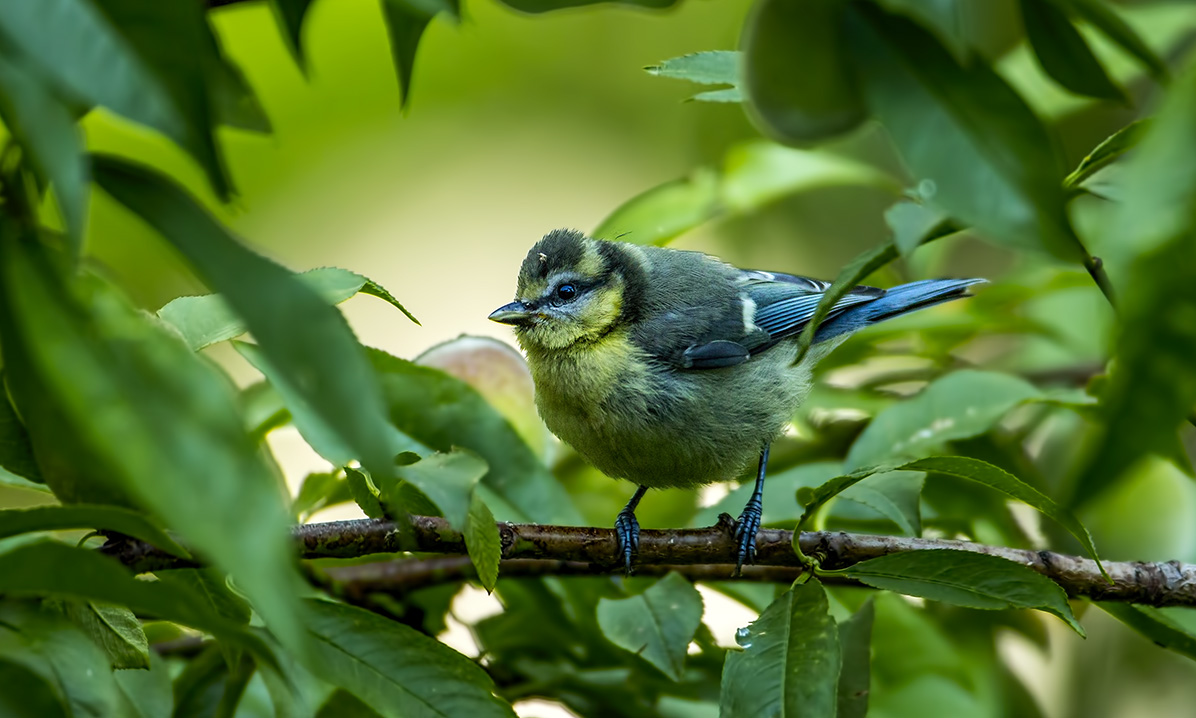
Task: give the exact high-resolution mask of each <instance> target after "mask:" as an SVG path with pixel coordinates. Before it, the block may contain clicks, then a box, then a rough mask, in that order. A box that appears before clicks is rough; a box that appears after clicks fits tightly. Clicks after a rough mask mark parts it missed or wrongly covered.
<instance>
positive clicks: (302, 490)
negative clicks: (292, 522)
mask: <svg viewBox="0 0 1196 718" xmlns="http://www.w3.org/2000/svg"><path fill="white" fill-rule="evenodd" d="M352 500H353V496H352V493H351V492H350V491H349V483H348V481H346V480H345V479H344V478H343V477H342V476H340V475H339V474H336V473H332V472H328V471H316V472H312V473H310V474H308V475H307V476H305V477H304V478H303V483H302V484H300V485H299V493H298V494H296V495H295V499H294V500H293V501H292V502H291V513H292V514H293V515H294V516H295V517H296V518H297V519H298V520H299V521H300V522H303V521H306V520H307V519H308V518H310V517H311V515H312V514H313V513H315V512H317V511H319V510H321V509H325V508H328V507H329V506H335V505H336V504H343V503H345V502H347V501H352Z"/></svg>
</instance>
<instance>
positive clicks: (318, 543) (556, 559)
mask: <svg viewBox="0 0 1196 718" xmlns="http://www.w3.org/2000/svg"><path fill="white" fill-rule="evenodd" d="M498 529H499V535H500V536H501V538H502V549H503V562H502V564H501V566H500V573H499V576H500V580H501V577H502V576H542V575H597V574H611V573H618V571H619V566H620V565H621V564H620V560H619V559H618V557H617V556H616V551H615V537H614V532H613V531H612V530H611V529H602V528H591V527H582V526H548V525H540V524H511V523H499V524H498ZM293 532H294V536H295V540H296V542H297V543H298V544H299V553H300V556H301V557H302V558H305V559H315V558H357V557H361V556H366V555H370V554H376V553H400V552H407V551H414V552H421V553H437V554H451V555H454V556H459V557H461V558H456V559H454V560H449V559H442V558H441V559H424V560H416V561H404V562H391V563H388V564H381V565H377V566H371V567H364V566H363V567H338V568H335V569H330V570H328V571H327V573H328V575H329V578H331V579H332V580H333V581H337V582H340V583H342V584H344V585H343V586H342V590H343V591H350V592H352V591H358V592H369V591H371V590H377V591H386V592H391V591H394V592H398V593H403V592H406V591H410V590H414V589H415V588H421V587H424V586H429V585H433V584H435V583H443V582H449V581H459V580H464V579H466V578H469V577H470V575H471V573H470V569H468V568H466V562H467V561H468V559H467V558H464V556H465V554H466V551H465V540H464V538H463V537H462V536H461V533H460V532H458V531H455V530H453V528H452V527H451V526H450V525H449V524H448V522H447V521H445V520H444V519H442V518H436V517H430V516H413V517H411V525H410V527H404V530H400V527H399V526H398V525H397V524H395V523H394V522H392V521H384V520H379V519H362V520H356V521H330V522H327V523H316V524H304V525H302V526H296V527H295V528H294V531H293ZM792 537H793V534H792V532H790V531H783V530H779V529H764V530H762V531H760V534H759V537H758V540H757V551H758V553H757V558H756V565H755V566H753V567H750V568H749V569H747V570H745V571H744V576H742V577H741V578H742V579H745V580H755V581H791V580H793V578H795V577H796V576H797V567H798V562H797V557H796V556H795V555H794V553H793V549H792V546H791V543H790V542H791V540H792ZM801 548H802V551H803V552H804V553H805V554H806V555H813V554H820V555H822V556H824V557H825V558H824V559H823V561H822V566H823V567H824V568H827V569H840V568H844V567H847V566H850V565H852V564H855V563H858V562H860V561H865V560H867V559H870V558H876V557H878V556H884V555H887V554H891V553H900V552H904V551H918V550H927V549H951V550H956V551H973V552H976V553H984V554H988V555H991V556H999V557H1001V558H1004V559H1008V560H1010V561H1015V562H1017V563H1020V564H1023V565H1026V566H1029V567H1030V568H1032V569H1034V570H1035V571H1037V572H1039V573H1041V574H1043V575H1044V576H1046V577H1048V578H1050V579H1051V580H1053V581H1054V582H1055V583H1058V584H1059V585H1060V586H1061V587H1062V588H1063V589H1064V590H1065V591H1067V593H1068V595H1070V596H1073V597H1085V598H1091V599H1093V600H1097V601H1124V602H1130V603H1141V604H1146V605H1150V606H1196V565H1192V564H1184V563H1180V562H1178V561H1168V562H1137V561H1134V562H1129V561H1107V562H1105V569H1106V570H1107V571H1108V572H1109V576H1110V577H1111V578H1112V583H1108V582H1106V581H1105V580H1104V578H1103V577H1102V576H1101V575H1100V572H1099V571H1098V570H1097V567H1096V563H1095V562H1094V561H1092V560H1091V559H1086V558H1080V557H1078V556H1068V555H1064V554H1058V553H1052V552H1050V551H1031V550H1027V549H1014V548H1002V547H999V546H986V545H983V544H977V543H971V542H968V541H950V540H946V539H924V538H906V537H901V536H873V535H868V534H848V533H842V532H826V531H814V532H804V533H802V535H801ZM100 550H101V551H103V552H104V553H107V554H109V555H111V556H114V557H115V558H117V559H119V560H120V561H121V562H123V563H124V564H125V565H127V566H129V567H130V568H132V569H133V570H135V571H138V572H145V571H154V570H159V569H165V568H180V567H183V566H188V565H195V564H194V563H192V562H187V561H182V560H180V559H178V558H176V557H174V556H171V555H169V554H167V553H165V552H163V551H160V550H158V549H156V548H154V547H152V546H148V545H146V544H144V543H142V542H140V541H134V540H130V539H121V540H116V541H112V542H110V543H109V544H107V545H105V546H104V547H103V548H101V549H100ZM734 550H735V549H734V540H733V537H732V522H731V519H730V517H729V516H726V515H725V514H724V515H723V517H720V520H719V523H718V524H717V525H715V526H712V527H710V528H701V529H681V530H672V531H661V530H649V529H645V530H644V531H643V532H642V533H641V535H640V547H639V553H638V554H637V557H636V564H635V565H636V570H637V571H638V572H639V573H640V574H642V575H659V574H663V573H667V572H668V571H672V570H675V571H679V572H680V573H682V574H683V575H685V576H687V577H689V578H691V579H693V580H729V579H731V578H732V573H733V563H734V558H733V557H734ZM354 582H359V583H357V584H354Z"/></svg>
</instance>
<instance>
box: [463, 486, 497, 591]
mask: <svg viewBox="0 0 1196 718" xmlns="http://www.w3.org/2000/svg"><path fill="white" fill-rule="evenodd" d="M465 548H466V549H467V550H468V551H469V560H470V561H471V562H473V567H474V569H476V570H477V572H478V580H479V581H481V582H482V588H485V589H486V593H493V592H494V585H495V584H496V583H497V582H498V563H499V561H501V560H502V540H501V538H500V537H499V535H498V526H497V525H496V524H495V523H494V514H492V513H490V509H489V507H487V506H486V502H484V501H482V497H481V496H478V493H477V492H476V491H475V492H473V494H471V495H470V498H469V518H468V519H467V520H466V522H465Z"/></svg>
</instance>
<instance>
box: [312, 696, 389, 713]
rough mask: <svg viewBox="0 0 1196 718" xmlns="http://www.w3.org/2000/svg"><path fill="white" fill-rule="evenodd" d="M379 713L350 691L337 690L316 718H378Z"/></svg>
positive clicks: (321, 707)
mask: <svg viewBox="0 0 1196 718" xmlns="http://www.w3.org/2000/svg"><path fill="white" fill-rule="evenodd" d="M377 715H378V712H377V711H375V710H374V709H373V708H370V707H369V706H368V705H366V704H365V703H362V702H361V700H360V699H359V698H357V697H356V696H354V695H353V694H352V693H350V692H348V691H343V690H340V689H337V690H336V691H334V692H333V693H332V695H331V696H329V697H328V700H327V701H325V702H324V705H322V706H320V712H319V713H317V714H316V715H315V718H376V716H377Z"/></svg>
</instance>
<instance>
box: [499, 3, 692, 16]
mask: <svg viewBox="0 0 1196 718" xmlns="http://www.w3.org/2000/svg"><path fill="white" fill-rule="evenodd" d="M502 4H503V5H506V6H507V7H510V8H514V9H516V10H519V11H520V12H529V13H542V12H552V11H554V10H564V9H566V8H571V7H582V6H585V5H607V4H609V5H622V6H628V7H642V8H657V9H663V8H667V7H672V6H673V5H675V4H677V0H502Z"/></svg>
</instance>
